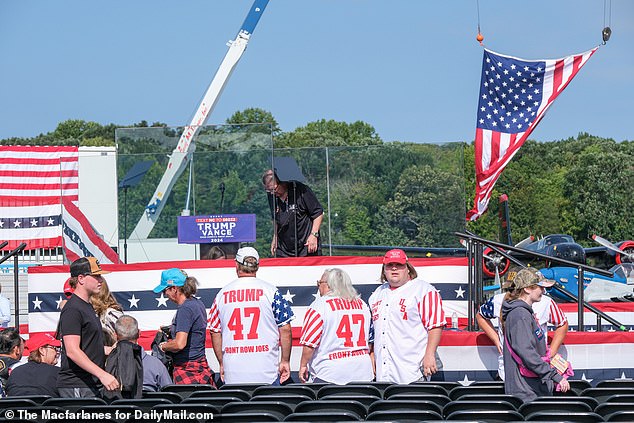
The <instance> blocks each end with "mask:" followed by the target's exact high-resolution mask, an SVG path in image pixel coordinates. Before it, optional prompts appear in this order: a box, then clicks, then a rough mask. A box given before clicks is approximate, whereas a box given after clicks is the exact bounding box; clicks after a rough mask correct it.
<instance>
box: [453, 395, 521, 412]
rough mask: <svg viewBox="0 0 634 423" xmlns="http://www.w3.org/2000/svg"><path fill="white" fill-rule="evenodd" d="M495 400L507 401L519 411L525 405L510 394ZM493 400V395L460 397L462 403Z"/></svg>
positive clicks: (497, 397)
mask: <svg viewBox="0 0 634 423" xmlns="http://www.w3.org/2000/svg"><path fill="white" fill-rule="evenodd" d="M493 398H494V399H496V400H498V401H507V402H510V403H511V404H513V405H514V406H515V409H518V408H519V407H520V405H522V404H524V401H522V400H521V399H520V398H519V397H517V396H515V395H509V394H496V395H495V396H494V397H493ZM490 399H491V395H487V394H466V395H462V396H461V397H460V401H488V400H490Z"/></svg>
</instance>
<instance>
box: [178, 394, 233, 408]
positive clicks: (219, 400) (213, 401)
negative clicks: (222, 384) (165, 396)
mask: <svg viewBox="0 0 634 423" xmlns="http://www.w3.org/2000/svg"><path fill="white" fill-rule="evenodd" d="M241 401H243V400H242V398H238V397H222V396H209V397H204V396H200V397H189V398H185V399H184V400H183V401H182V402H180V403H179V404H209V405H213V406H214V407H217V408H219V409H221V408H222V407H223V406H224V405H225V404H229V403H231V402H241Z"/></svg>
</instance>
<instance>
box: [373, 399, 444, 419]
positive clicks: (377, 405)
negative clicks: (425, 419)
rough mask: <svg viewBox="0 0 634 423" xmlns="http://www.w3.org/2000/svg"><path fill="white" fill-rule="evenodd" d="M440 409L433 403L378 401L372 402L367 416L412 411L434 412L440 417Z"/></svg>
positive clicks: (425, 401) (421, 401) (422, 401)
mask: <svg viewBox="0 0 634 423" xmlns="http://www.w3.org/2000/svg"><path fill="white" fill-rule="evenodd" d="M442 409H443V407H441V406H440V405H438V404H436V403H435V402H433V401H427V400H420V401H399V400H391V399H389V400H380V401H376V402H374V403H373V404H372V405H370V406H369V407H368V414H371V413H373V412H375V411H399V410H400V411H404V410H414V411H418V410H420V411H425V410H429V411H435V412H436V413H438V414H439V415H442Z"/></svg>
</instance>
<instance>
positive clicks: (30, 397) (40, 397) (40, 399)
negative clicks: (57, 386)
mask: <svg viewBox="0 0 634 423" xmlns="http://www.w3.org/2000/svg"><path fill="white" fill-rule="evenodd" d="M49 398H51V396H50V395H15V396H11V397H7V398H6V399H12V400H18V399H28V400H31V401H33V402H35V403H36V404H42V403H43V402H44V401H46V400H47V399H49ZM3 399H5V398H0V401H2V400H3Z"/></svg>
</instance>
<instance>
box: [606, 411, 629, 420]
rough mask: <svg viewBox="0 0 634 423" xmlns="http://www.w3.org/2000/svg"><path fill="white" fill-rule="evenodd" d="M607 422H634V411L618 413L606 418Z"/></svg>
mask: <svg viewBox="0 0 634 423" xmlns="http://www.w3.org/2000/svg"><path fill="white" fill-rule="evenodd" d="M605 421H606V422H634V411H617V412H614V413H612V414H610V415H608V416H606V417H605Z"/></svg>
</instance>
